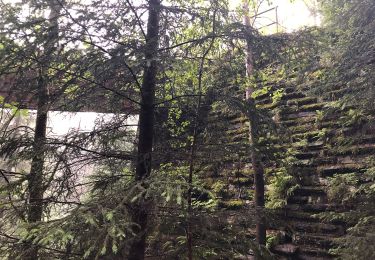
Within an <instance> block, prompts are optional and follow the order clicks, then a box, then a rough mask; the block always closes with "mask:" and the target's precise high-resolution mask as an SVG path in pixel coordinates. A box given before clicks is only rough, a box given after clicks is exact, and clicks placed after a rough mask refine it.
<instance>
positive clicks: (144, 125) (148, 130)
mask: <svg viewBox="0 0 375 260" xmlns="http://www.w3.org/2000/svg"><path fill="white" fill-rule="evenodd" d="M159 16H160V0H150V1H149V15H148V22H147V35H146V49H145V59H146V61H145V63H146V64H145V68H144V75H143V81H142V86H141V110H140V115H139V137H138V152H137V164H136V173H135V179H136V181H139V182H141V181H142V180H144V179H145V178H147V177H148V176H149V175H150V172H151V162H152V147H153V135H154V99H155V88H156V75H157V60H156V58H157V51H158V46H159ZM147 214H148V212H147V203H139V204H138V205H136V206H135V207H134V210H133V212H132V218H133V221H134V222H135V223H137V224H138V225H139V228H138V229H137V230H136V234H137V238H136V240H135V241H134V242H133V243H132V244H131V247H130V250H129V256H128V259H129V260H141V259H144V257H145V249H146V235H147V220H148V218H147Z"/></svg>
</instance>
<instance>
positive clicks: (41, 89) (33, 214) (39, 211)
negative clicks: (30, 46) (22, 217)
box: [25, 0, 61, 260]
mask: <svg viewBox="0 0 375 260" xmlns="http://www.w3.org/2000/svg"><path fill="white" fill-rule="evenodd" d="M49 4H50V8H51V12H50V16H49V30H48V36H47V41H46V44H45V45H44V47H45V49H44V53H43V57H42V58H41V61H40V64H41V65H40V68H39V72H38V73H39V75H38V93H37V98H38V103H37V117H36V122H35V134H34V145H33V150H34V156H33V158H32V161H31V169H30V174H29V176H28V190H29V201H28V203H29V205H28V209H27V221H28V222H29V223H30V224H33V223H37V222H40V221H41V220H42V215H43V194H44V191H45V187H44V184H43V172H44V171H43V169H44V161H45V150H46V147H45V146H46V134H47V133H46V129H47V115H48V110H49V106H50V102H49V94H48V83H49V82H48V75H47V73H48V67H49V64H50V63H51V59H52V54H53V52H54V51H55V49H56V46H57V41H58V21H57V19H58V16H59V14H60V10H61V6H60V4H59V3H57V2H55V1H54V0H51V1H50V2H49ZM38 251H39V248H38V246H36V245H32V243H31V242H29V243H27V244H26V250H25V259H30V260H36V259H38Z"/></svg>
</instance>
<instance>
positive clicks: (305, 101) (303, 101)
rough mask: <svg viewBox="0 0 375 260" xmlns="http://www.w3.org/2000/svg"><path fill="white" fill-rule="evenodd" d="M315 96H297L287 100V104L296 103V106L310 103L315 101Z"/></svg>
mask: <svg viewBox="0 0 375 260" xmlns="http://www.w3.org/2000/svg"><path fill="white" fill-rule="evenodd" d="M316 100H317V98H315V97H303V98H297V99H293V100H288V102H287V105H289V106H290V105H297V106H303V105H307V104H311V103H315V102H316Z"/></svg>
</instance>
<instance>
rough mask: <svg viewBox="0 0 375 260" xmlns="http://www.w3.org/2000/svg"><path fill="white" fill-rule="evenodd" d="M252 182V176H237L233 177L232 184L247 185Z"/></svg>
mask: <svg viewBox="0 0 375 260" xmlns="http://www.w3.org/2000/svg"><path fill="white" fill-rule="evenodd" d="M252 183H253V178H248V177H239V178H234V179H233V184H234V185H238V186H248V185H251V184H252Z"/></svg>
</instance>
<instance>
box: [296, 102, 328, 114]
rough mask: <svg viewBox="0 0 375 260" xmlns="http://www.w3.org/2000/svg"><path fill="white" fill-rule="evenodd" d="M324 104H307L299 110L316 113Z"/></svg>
mask: <svg viewBox="0 0 375 260" xmlns="http://www.w3.org/2000/svg"><path fill="white" fill-rule="evenodd" d="M325 105H326V103H315V104H308V105H303V106H301V107H300V108H299V110H300V111H304V112H307V111H316V110H320V109H322V108H323V107H324V106H325Z"/></svg>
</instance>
